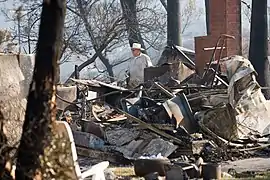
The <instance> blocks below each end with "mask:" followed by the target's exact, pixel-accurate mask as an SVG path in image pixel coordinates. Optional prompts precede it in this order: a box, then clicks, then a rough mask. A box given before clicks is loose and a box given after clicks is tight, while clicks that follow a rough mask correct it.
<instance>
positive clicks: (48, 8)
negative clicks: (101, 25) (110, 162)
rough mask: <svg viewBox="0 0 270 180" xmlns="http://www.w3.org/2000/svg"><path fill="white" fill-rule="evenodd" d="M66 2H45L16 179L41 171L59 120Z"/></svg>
mask: <svg viewBox="0 0 270 180" xmlns="http://www.w3.org/2000/svg"><path fill="white" fill-rule="evenodd" d="M65 4H66V2H65V0H44V1H43V7H42V13H41V23H40V29H39V39H38V43H37V53H36V59H35V68H34V74H33V80H32V83H31V85H30V90H29V95H28V103H27V108H26V114H25V122H24V125H23V134H22V138H21V142H20V146H19V149H18V159H17V167H16V179H20V180H25V179H29V180H30V179H33V177H34V176H35V173H36V172H38V171H39V170H40V160H39V156H40V155H42V154H43V153H44V148H45V147H46V146H47V145H48V143H49V140H50V135H51V124H52V122H53V121H54V120H55V117H56V116H55V115H56V107H55V85H56V82H57V79H58V77H57V76H58V75H59V74H58V72H59V71H58V69H59V66H58V59H59V56H60V48H61V45H62V35H63V27H64V16H65V6H66V5H65Z"/></svg>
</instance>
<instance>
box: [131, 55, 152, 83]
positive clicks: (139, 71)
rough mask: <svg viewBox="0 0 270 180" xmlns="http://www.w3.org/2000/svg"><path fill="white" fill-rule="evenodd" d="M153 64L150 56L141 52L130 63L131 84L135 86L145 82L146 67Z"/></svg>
mask: <svg viewBox="0 0 270 180" xmlns="http://www.w3.org/2000/svg"><path fill="white" fill-rule="evenodd" d="M151 66H153V64H152V61H151V59H150V57H149V56H147V55H146V54H143V53H141V54H140V55H139V56H137V57H135V58H134V59H133V60H131V61H130V63H129V73H130V81H129V84H130V85H131V86H133V87H135V86H137V85H139V84H140V83H143V82H144V68H147V67H151Z"/></svg>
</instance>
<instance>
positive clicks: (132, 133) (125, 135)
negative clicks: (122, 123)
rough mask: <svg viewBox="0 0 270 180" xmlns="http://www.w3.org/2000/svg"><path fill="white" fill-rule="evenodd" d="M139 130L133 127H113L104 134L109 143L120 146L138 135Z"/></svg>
mask: <svg viewBox="0 0 270 180" xmlns="http://www.w3.org/2000/svg"><path fill="white" fill-rule="evenodd" d="M139 135H140V131H138V130H137V129H135V128H131V129H130V128H115V129H110V130H106V131H105V136H106V139H107V141H108V143H109V144H111V145H116V146H122V145H124V144H126V143H128V142H131V141H132V140H134V139H136V138H137V137H139Z"/></svg>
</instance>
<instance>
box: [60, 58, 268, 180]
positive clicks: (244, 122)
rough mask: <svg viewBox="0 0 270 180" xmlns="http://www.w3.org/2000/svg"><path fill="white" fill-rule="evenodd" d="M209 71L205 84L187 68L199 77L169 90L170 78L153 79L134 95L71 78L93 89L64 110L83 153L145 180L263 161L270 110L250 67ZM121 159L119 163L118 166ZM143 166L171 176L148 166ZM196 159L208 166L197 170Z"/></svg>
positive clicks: (223, 65)
mask: <svg viewBox="0 0 270 180" xmlns="http://www.w3.org/2000/svg"><path fill="white" fill-rule="evenodd" d="M180 62H181V63H183V65H185V64H187V62H189V61H187V60H186V61H182V59H180ZM190 66H192V64H191V63H190V64H187V65H186V66H185V67H186V68H187V69H189V67H190ZM208 67H209V68H206V69H205V72H206V71H209V73H204V74H205V77H204V78H201V77H200V76H199V75H197V74H196V72H195V71H194V70H193V69H189V70H190V72H193V74H191V75H187V76H186V79H184V80H182V81H181V80H179V79H178V80H175V81H174V85H173V86H169V85H170V84H169V83H168V82H169V81H170V80H171V78H170V77H169V76H167V78H166V77H165V76H164V77H163V81H162V82H160V81H158V78H153V80H152V81H151V80H149V81H147V82H145V84H142V85H141V86H140V87H138V88H135V89H126V88H122V87H118V86H115V85H109V84H104V83H102V82H99V81H93V80H79V79H72V81H73V82H76V84H78V86H81V87H82V86H86V87H87V88H80V89H81V90H80V91H81V92H80V93H84V94H85V95H84V96H81V99H76V100H75V101H73V102H69V103H70V104H71V105H74V106H76V108H75V109H76V111H72V110H70V109H69V110H67V109H65V108H62V111H70V113H71V114H72V115H71V116H72V122H71V124H70V126H71V128H72V129H73V136H74V140H75V144H76V145H77V146H78V147H77V152H78V153H79V154H81V155H83V156H88V155H90V154H93V153H94V152H97V151H98V152H99V154H100V155H99V157H96V156H95V157H96V158H98V159H99V160H108V159H110V160H111V162H113V163H115V164H129V163H135V164H134V168H135V173H136V174H137V175H140V176H145V175H147V174H149V173H154V171H158V172H160V173H161V175H162V174H164V173H165V172H168V171H169V170H170V169H173V168H174V167H178V168H181V169H182V170H184V172H186V173H188V176H189V177H199V176H202V175H203V172H204V173H205V171H206V169H207V167H208V166H209V167H208V168H210V167H212V168H213V167H218V166H211V163H214V164H216V163H219V162H222V161H226V160H232V159H241V158H245V157H255V156H258V152H260V153H259V154H261V155H262V154H263V152H264V150H266V151H267V148H268V145H269V144H268V143H269V142H268V141H269V140H268V138H266V137H268V135H269V133H270V128H269V127H270V120H269V118H268V117H269V114H268V113H269V112H270V111H269V105H268V104H269V102H268V100H266V99H265V98H264V96H263V94H262V92H261V88H260V86H259V85H258V83H257V81H256V78H255V77H256V71H255V70H254V68H253V66H252V64H251V63H250V61H248V60H247V59H245V58H244V57H242V56H236V55H235V56H229V57H226V58H222V59H219V60H218V61H212V62H211V63H208ZM216 67H218V68H216ZM151 68H152V70H153V67H151ZM158 68H159V67H157V69H158ZM210 69H211V71H210ZM166 70H167V72H169V73H170V72H172V71H173V70H172V69H170V68H167V67H166ZM178 71H179V72H180V73H181V69H180V70H178ZM160 72H161V73H156V75H157V76H162V73H164V71H163V70H160ZM210 72H211V73H210ZM165 73H166V72H165ZM165 73H164V74H165ZM146 74H147V69H146ZM160 74H161V75H160ZM165 80H166V81H167V83H166V81H165ZM164 82H165V83H164ZM176 83H177V84H176ZM96 88H99V90H98V91H97V96H95V97H92V98H91V99H88V100H86V99H84V98H86V97H87V92H86V91H95V90H94V89H96ZM100 88H101V89H103V90H100ZM72 94H74V95H75V94H76V93H75V92H73V93H72ZM61 99H62V100H64V98H62V97H61ZM61 99H60V101H61ZM65 101H66V102H68V101H67V100H65ZM67 107H68V106H67ZM63 109H64V110H63ZM63 114H64V113H63ZM101 154H103V155H101ZM109 154H111V155H109ZM108 156H110V157H108ZM116 157H121V158H119V160H118V161H117V160H116V159H117V158H116ZM160 159H164V162H163V160H162V161H161V160H160ZM165 159H167V160H166V161H165ZM158 160H160V161H158ZM141 161H143V162H144V163H150V164H151V163H154V164H159V165H156V167H159V166H161V169H162V168H165V169H166V170H164V169H163V170H158V169H155V168H153V169H151V168H149V169H148V168H146V169H145V168H142V167H141V166H142V165H141V164H143V163H142V162H141ZM152 161H153V162H152ZM155 161H156V163H155ZM196 161H204V162H201V163H199V165H198V164H197V166H196V165H194V164H193V163H195V162H196ZM157 162H158V163H157ZM165 162H166V163H165ZM168 162H169V163H168ZM209 163H210V164H209ZM195 164H196V163H195ZM201 167H203V168H202V169H203V170H201V171H200V170H199V169H200V168H201ZM142 169H143V170H142ZM192 169H193V170H192ZM147 170H148V171H147ZM145 171H146V172H145ZM194 171H196V173H194ZM191 172H193V173H191Z"/></svg>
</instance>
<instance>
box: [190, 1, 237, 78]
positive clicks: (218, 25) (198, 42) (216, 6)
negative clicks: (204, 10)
mask: <svg viewBox="0 0 270 180" xmlns="http://www.w3.org/2000/svg"><path fill="white" fill-rule="evenodd" d="M209 25H210V27H209V34H208V35H207V36H200V37H195V53H196V55H195V64H196V68H197V70H198V72H199V73H200V74H202V73H203V70H204V67H205V64H206V63H208V62H209V61H210V58H211V56H212V53H213V51H214V50H207V51H205V50H204V48H212V47H215V45H216V42H217V40H218V38H219V36H220V35H221V34H228V35H232V36H234V37H235V40H233V39H227V40H226V43H225V49H223V53H222V55H223V56H222V57H227V56H230V55H241V54H242V37H241V36H242V34H241V29H242V28H241V0H209ZM220 44H221V43H220ZM219 53H220V50H217V52H216V58H218V57H219Z"/></svg>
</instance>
